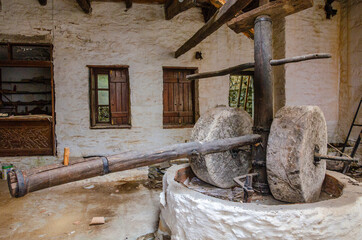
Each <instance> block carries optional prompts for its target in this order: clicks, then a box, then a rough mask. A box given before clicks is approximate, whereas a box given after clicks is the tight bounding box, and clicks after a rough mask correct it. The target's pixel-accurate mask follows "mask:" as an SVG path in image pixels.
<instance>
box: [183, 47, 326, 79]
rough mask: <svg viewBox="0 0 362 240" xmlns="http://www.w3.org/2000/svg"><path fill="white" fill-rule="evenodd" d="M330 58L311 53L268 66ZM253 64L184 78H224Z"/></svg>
mask: <svg viewBox="0 0 362 240" xmlns="http://www.w3.org/2000/svg"><path fill="white" fill-rule="evenodd" d="M331 57H332V56H331V55H330V54H328V53H313V54H307V55H303V56H297V57H292V58H283V59H278V60H271V61H270V65H272V66H278V65H282V64H286V63H294V62H301V61H307V60H313V59H323V58H331ZM254 67H255V63H243V64H240V65H237V66H234V67H229V68H225V69H222V70H218V71H212V72H204V73H196V74H192V75H187V76H186V78H187V79H188V80H195V79H201V78H210V77H218V76H224V75H228V74H233V73H238V72H241V71H242V70H245V69H250V68H254Z"/></svg>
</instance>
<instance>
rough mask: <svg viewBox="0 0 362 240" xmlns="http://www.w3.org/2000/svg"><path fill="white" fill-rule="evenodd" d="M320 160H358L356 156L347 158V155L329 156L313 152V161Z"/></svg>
mask: <svg viewBox="0 0 362 240" xmlns="http://www.w3.org/2000/svg"><path fill="white" fill-rule="evenodd" d="M321 160H327V161H339V162H358V161H359V159H358V158H349V157H339V156H330V155H324V154H319V153H315V154H314V161H315V162H319V161H321Z"/></svg>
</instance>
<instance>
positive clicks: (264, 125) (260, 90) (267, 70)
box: [253, 16, 273, 194]
mask: <svg viewBox="0 0 362 240" xmlns="http://www.w3.org/2000/svg"><path fill="white" fill-rule="evenodd" d="M254 31H255V32H254V34H255V35H254V61H255V70H254V106H255V107H254V127H253V131H254V133H255V134H260V135H261V137H262V144H261V145H260V146H259V147H256V148H254V151H253V160H254V161H253V169H254V171H255V172H257V173H258V179H257V181H254V183H253V187H254V188H255V190H256V191H258V192H260V193H262V194H268V193H269V192H270V190H269V186H268V181H267V175H266V148H267V144H268V136H269V131H270V126H271V123H272V121H273V73H272V67H271V64H270V60H271V59H272V51H273V45H272V20H271V18H270V17H269V16H259V17H257V18H256V19H255V23H254Z"/></svg>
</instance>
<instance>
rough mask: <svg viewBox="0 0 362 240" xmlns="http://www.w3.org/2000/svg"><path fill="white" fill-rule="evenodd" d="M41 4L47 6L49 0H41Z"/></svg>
mask: <svg viewBox="0 0 362 240" xmlns="http://www.w3.org/2000/svg"><path fill="white" fill-rule="evenodd" d="M39 4H40V5H42V6H45V5H47V0H39Z"/></svg>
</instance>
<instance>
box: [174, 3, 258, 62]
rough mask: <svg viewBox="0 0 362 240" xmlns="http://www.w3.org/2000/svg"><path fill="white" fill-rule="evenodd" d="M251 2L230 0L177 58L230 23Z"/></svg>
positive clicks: (178, 53) (194, 36) (186, 45)
mask: <svg viewBox="0 0 362 240" xmlns="http://www.w3.org/2000/svg"><path fill="white" fill-rule="evenodd" d="M251 1H252V0H228V1H227V2H226V3H225V5H224V6H222V7H221V8H220V9H219V10H218V11H217V12H216V13H215V14H214V16H213V17H212V18H211V19H210V20H209V21H208V22H207V23H206V24H205V25H204V26H203V27H202V28H201V29H200V30H199V31H197V32H196V33H195V34H194V35H193V36H192V37H191V38H190V39H189V40H188V41H187V42H186V43H184V44H183V45H182V46H181V47H180V48H179V49H178V50H177V51H176V53H175V57H176V58H177V57H179V56H181V55H182V54H184V53H186V52H187V51H188V50H190V49H191V48H193V47H195V46H196V45H197V44H199V43H200V42H201V41H202V40H204V39H205V38H206V37H208V36H209V35H210V34H212V33H213V32H215V31H216V30H218V29H219V28H220V27H221V26H222V25H223V24H224V23H226V22H228V21H230V20H231V19H232V18H233V17H234V16H235V15H236V14H237V13H238V12H240V11H241V10H242V9H243V8H245V7H246V6H247V5H248V4H249V3H250V2H251Z"/></svg>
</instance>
